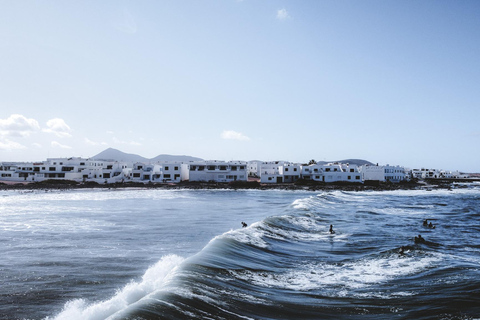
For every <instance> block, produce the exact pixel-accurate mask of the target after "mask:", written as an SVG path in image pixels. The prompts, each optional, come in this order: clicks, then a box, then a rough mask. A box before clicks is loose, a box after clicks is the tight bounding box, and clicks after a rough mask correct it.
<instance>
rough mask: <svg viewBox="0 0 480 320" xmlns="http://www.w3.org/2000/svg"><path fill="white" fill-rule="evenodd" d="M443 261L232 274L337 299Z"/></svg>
mask: <svg viewBox="0 0 480 320" xmlns="http://www.w3.org/2000/svg"><path fill="white" fill-rule="evenodd" d="M441 260H442V257H441V255H426V256H423V257H421V258H419V257H396V255H395V257H394V256H387V257H380V258H376V259H375V258H371V259H362V260H359V261H356V262H348V263H338V264H330V263H318V264H309V265H305V266H301V265H299V266H298V267H297V268H295V269H289V270H287V271H286V272H284V273H268V272H252V271H232V274H234V276H236V277H238V278H240V279H243V280H246V281H249V282H252V283H254V284H255V285H258V286H261V287H268V288H279V289H288V290H297V291H312V290H322V291H324V293H325V294H326V292H327V291H328V292H330V294H332V295H334V296H344V295H352V294H355V293H354V292H352V291H351V290H355V289H364V288H368V287H370V286H372V285H376V284H378V283H385V282H388V281H390V280H393V279H396V278H401V277H404V276H405V275H412V274H416V273H419V272H422V271H424V270H425V269H427V268H428V267H430V266H432V265H434V264H437V263H438V262H439V261H441ZM362 294H364V293H362ZM392 294H393V293H392ZM397 294H399V295H401V294H409V293H397Z"/></svg>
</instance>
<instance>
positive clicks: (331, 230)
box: [328, 224, 335, 234]
mask: <svg viewBox="0 0 480 320" xmlns="http://www.w3.org/2000/svg"><path fill="white" fill-rule="evenodd" d="M328 232H330V234H334V233H335V231H333V225H332V224H331V225H330V230H328Z"/></svg>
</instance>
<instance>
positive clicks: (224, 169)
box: [181, 160, 248, 182]
mask: <svg viewBox="0 0 480 320" xmlns="http://www.w3.org/2000/svg"><path fill="white" fill-rule="evenodd" d="M181 176H182V179H183V180H188V181H205V182H209V181H214V182H232V181H247V180H248V174H247V162H246V161H229V162H225V161H217V160H210V161H193V162H190V163H187V164H184V165H182V175H181Z"/></svg>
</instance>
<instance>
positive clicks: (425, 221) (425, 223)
mask: <svg viewBox="0 0 480 320" xmlns="http://www.w3.org/2000/svg"><path fill="white" fill-rule="evenodd" d="M430 223H431V222H430ZM423 226H424V227H426V226H428V220H427V219H425V220H423Z"/></svg>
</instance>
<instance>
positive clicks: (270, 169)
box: [258, 161, 285, 183]
mask: <svg viewBox="0 0 480 320" xmlns="http://www.w3.org/2000/svg"><path fill="white" fill-rule="evenodd" d="M284 164H285V161H265V162H262V163H261V164H260V168H259V174H258V175H259V176H260V182H261V183H283V172H282V169H281V168H282V167H283V165H284Z"/></svg>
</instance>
